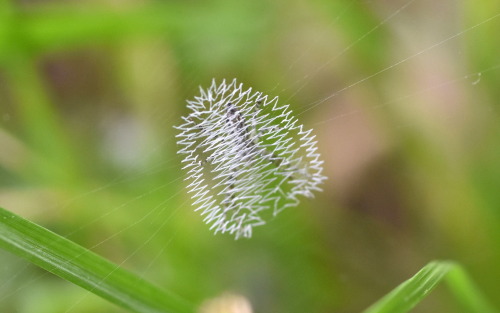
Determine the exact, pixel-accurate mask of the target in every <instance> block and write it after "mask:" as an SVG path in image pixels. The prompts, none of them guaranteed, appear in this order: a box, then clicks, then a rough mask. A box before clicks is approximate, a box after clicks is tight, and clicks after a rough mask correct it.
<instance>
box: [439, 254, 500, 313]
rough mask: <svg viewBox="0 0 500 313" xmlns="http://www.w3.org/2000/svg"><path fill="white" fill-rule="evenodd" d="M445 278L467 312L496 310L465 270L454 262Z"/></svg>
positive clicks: (491, 312)
mask: <svg viewBox="0 0 500 313" xmlns="http://www.w3.org/2000/svg"><path fill="white" fill-rule="evenodd" d="M445 279H446V282H447V285H448V287H449V289H450V290H451V292H452V293H453V294H454V296H455V298H456V299H457V300H458V301H459V302H460V303H461V304H462V306H463V307H464V308H466V309H467V310H468V311H469V312H481V313H482V312H484V313H493V312H498V311H497V310H496V309H494V308H493V307H492V306H491V305H490V304H489V302H488V301H487V300H486V299H485V298H484V297H483V295H482V294H481V292H480V291H479V290H478V289H477V288H476V286H475V285H474V284H473V282H472V281H471V279H470V278H469V276H468V275H467V273H466V272H465V270H464V269H463V268H462V266H460V265H459V264H454V266H453V268H452V269H451V270H450V271H449V272H448V274H447V275H446V278H445Z"/></svg>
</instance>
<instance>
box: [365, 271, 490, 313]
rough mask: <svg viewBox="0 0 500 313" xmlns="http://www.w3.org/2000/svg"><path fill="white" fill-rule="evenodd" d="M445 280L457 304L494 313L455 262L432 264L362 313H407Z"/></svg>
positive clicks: (479, 311)
mask: <svg viewBox="0 0 500 313" xmlns="http://www.w3.org/2000/svg"><path fill="white" fill-rule="evenodd" d="M443 278H445V280H446V282H447V283H448V285H449V287H450V288H451V289H452V291H453V293H454V294H455V296H457V298H458V299H459V300H460V302H461V303H462V304H463V305H464V307H466V308H467V309H468V310H469V311H470V312H477V313H489V312H497V311H496V310H495V309H493V307H492V306H490V305H489V304H488V303H487V301H486V300H485V299H484V298H483V297H482V296H481V294H480V293H479V291H478V290H477V289H476V288H475V286H474V285H473V284H472V281H471V280H470V279H469V278H468V276H467V274H466V273H465V271H463V269H462V268H461V267H460V266H459V265H457V264H456V263H454V262H448V261H434V262H430V263H429V264H427V265H426V266H424V267H423V268H422V269H421V270H420V271H419V272H418V273H417V274H415V276H413V277H412V278H410V279H408V280H407V281H405V282H403V283H402V284H401V285H399V286H398V287H396V288H395V289H394V290H392V291H391V292H389V293H388V294H387V295H385V296H384V297H383V298H382V299H380V300H379V301H377V302H376V303H375V304H373V305H372V306H370V307H369V308H368V309H366V310H365V311H364V312H363V313H403V312H409V311H410V310H411V309H412V308H413V307H415V306H416V305H417V304H418V303H419V302H420V301H422V300H423V299H424V298H425V297H426V296H427V295H428V294H429V293H430V292H431V291H432V289H434V288H435V287H436V286H437V284H438V283H439V282H441V281H442V280H443Z"/></svg>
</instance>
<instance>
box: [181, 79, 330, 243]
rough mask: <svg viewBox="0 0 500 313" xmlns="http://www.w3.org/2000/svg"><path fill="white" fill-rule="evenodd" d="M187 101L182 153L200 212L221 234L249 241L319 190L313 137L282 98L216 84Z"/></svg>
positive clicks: (318, 163)
mask: <svg viewBox="0 0 500 313" xmlns="http://www.w3.org/2000/svg"><path fill="white" fill-rule="evenodd" d="M187 102H188V108H189V109H190V110H191V112H190V113H189V115H188V116H184V117H182V119H183V120H184V123H183V124H182V125H180V126H176V128H177V129H179V130H180V131H181V133H180V134H178V135H177V136H176V137H177V143H178V144H179V145H180V147H181V148H180V149H179V151H178V153H179V154H182V155H184V159H183V160H182V163H183V164H184V166H183V169H184V170H186V174H187V177H186V180H188V181H189V182H190V183H189V185H188V186H187V189H188V193H191V194H192V196H191V198H192V199H193V205H194V206H195V207H197V208H196V210H195V211H200V212H201V215H202V216H203V217H204V221H205V222H206V223H207V224H209V225H210V229H212V230H213V231H214V232H215V233H218V232H221V233H230V234H232V235H234V236H235V237H236V239H238V238H240V237H251V236H252V229H253V227H255V226H259V225H263V224H265V223H266V220H268V219H269V218H272V217H274V216H276V215H277V214H278V213H279V212H281V211H282V210H283V209H285V208H287V207H293V206H296V205H298V203H299V199H298V198H297V196H299V195H301V196H305V197H309V198H310V197H313V191H321V188H320V187H319V185H321V184H322V183H323V181H324V180H325V179H326V177H325V176H323V175H322V172H323V167H322V164H323V161H320V159H319V158H320V155H319V153H318V152H317V147H316V141H315V140H314V138H315V136H313V135H311V132H312V130H304V127H303V126H302V125H298V120H297V118H295V117H294V116H293V114H292V111H291V110H290V109H289V106H288V105H279V104H278V97H275V98H273V99H271V100H268V96H266V95H263V94H262V93H261V92H252V88H249V89H247V90H243V85H242V84H238V83H237V82H236V80H233V81H232V82H230V83H226V81H225V80H224V81H223V82H222V83H221V84H219V85H217V84H216V82H215V80H214V81H213V82H212V85H211V86H210V87H209V88H208V89H206V90H204V89H203V88H201V87H200V96H198V97H195V100H194V101H187Z"/></svg>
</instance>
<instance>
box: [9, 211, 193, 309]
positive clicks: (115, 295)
mask: <svg viewBox="0 0 500 313" xmlns="http://www.w3.org/2000/svg"><path fill="white" fill-rule="evenodd" d="M0 247H1V248H3V249H5V250H7V251H10V252H12V253H14V254H16V255H18V256H20V257H23V258H25V259H27V260H28V261H30V262H32V263H34V264H36V265H38V266H40V267H42V268H44V269H45V270H47V271H49V272H52V273H54V274H56V275H58V276H60V277H62V278H64V279H66V280H68V281H70V282H72V283H74V284H76V285H79V286H81V287H83V288H85V289H87V290H89V291H90V292H92V293H94V294H96V295H98V296H101V297H103V298H105V299H107V300H109V301H111V302H113V303H115V304H118V305H120V306H122V307H124V308H127V309H130V310H132V311H134V312H141V313H146V312H147V313H152V312H156V313H159V312H172V313H176V312H192V311H194V309H193V308H192V307H191V305H190V304H188V303H186V302H185V301H183V300H181V299H180V298H178V297H177V296H175V295H173V294H170V293H168V292H166V291H164V290H162V289H160V288H158V287H156V286H154V285H152V284H151V283H148V282H147V281H145V280H143V279H142V278H140V277H138V276H136V275H134V274H132V273H130V272H128V271H126V270H124V269H122V268H121V267H119V266H118V265H116V264H113V263H111V262H109V261H107V260H106V259H104V258H102V257H100V256H98V255H97V254H95V253H93V252H91V251H89V250H88V249H85V248H83V247H81V246H79V245H77V244H75V243H73V242H71V241H69V240H67V239H65V238H63V237H61V236H59V235H57V234H55V233H53V232H51V231H49V230H47V229H45V228H43V227H41V226H38V225H36V224H34V223H32V222H30V221H27V220H25V219H23V218H21V217H19V216H17V215H15V214H13V213H11V212H9V211H6V210H4V209H2V208H0Z"/></svg>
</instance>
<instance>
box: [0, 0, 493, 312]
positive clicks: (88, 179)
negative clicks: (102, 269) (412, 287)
mask: <svg viewBox="0 0 500 313" xmlns="http://www.w3.org/2000/svg"><path fill="white" fill-rule="evenodd" d="M499 29H500V4H499V3H498V1H495V0H486V1H480V2H478V1H472V0H468V1H462V2H455V1H439V2H437V3H435V2H431V1H416V0H415V1H405V2H403V3H399V2H394V1H382V2H359V1H347V0H345V1H341V0H339V1H329V0H314V1H304V0H292V1H284V0H276V1H265V0H255V1H243V0H237V1H234V0H233V1H230V0H206V1H133V0H129V1H105V2H97V1H90V0H89V1H65V2H63V1H60V2H58V1H19V2H15V1H5V0H4V1H1V2H0V125H1V127H0V147H1V148H0V184H1V185H0V188H1V189H0V206H2V207H5V208H8V209H9V210H13V211H15V212H17V213H18V214H20V215H22V216H24V217H26V218H28V219H30V220H34V221H36V222H37V223H39V224H42V225H44V226H46V227H48V228H50V229H52V230H54V231H56V232H58V233H59V234H62V235H65V236H67V237H68V238H70V239H71V240H74V241H76V242H78V243H79V244H81V245H83V246H85V247H88V248H90V249H91V250H93V251H95V252H97V253H99V254H101V255H103V256H105V257H106V258H109V259H111V260H112V261H114V262H116V263H119V264H123V265H124V266H125V267H126V268H128V269H131V270H132V271H134V272H137V273H139V274H140V275H143V276H144V277H145V278H146V279H148V280H151V281H153V282H155V283H156V284H158V285H161V286H165V287H166V288H167V289H169V290H173V291H175V292H176V293H178V294H180V295H182V296H183V297H184V298H187V299H190V300H191V301H193V303H194V304H200V303H202V302H203V301H205V300H207V299H208V298H213V297H217V296H220V295H221V294H223V293H224V292H233V293H238V294H242V295H244V296H245V297H247V298H248V299H249V300H250V302H251V303H252V305H253V306H254V309H255V311H256V312H358V311H360V310H362V309H364V308H366V307H367V306H368V305H369V304H371V303H373V302H374V301H375V300H376V299H379V298H380V297H381V296H382V295H384V294H386V293H387V292H388V291H389V290H391V289H392V288H393V287H394V286H395V285H397V284H398V283H399V282H401V281H402V280H403V279H405V278H406V277H408V276H409V275H411V274H412V273H414V272H416V270H417V269H419V268H421V267H422V265H424V264H426V263H427V262H428V261H429V260H431V259H436V258H446V259H453V260H457V261H459V262H460V263H462V264H464V265H465V267H466V268H467V269H468V271H470V273H471V276H472V277H474V279H475V280H476V281H477V282H478V285H479V286H480V287H481V289H483V290H485V293H486V294H487V295H490V297H491V298H492V299H493V300H494V301H496V303H495V304H496V305H497V306H498V305H499V304H500V303H499V302H498V301H499V300H498V297H494V296H495V294H496V289H497V282H498V281H499V280H500V268H499V267H498V264H500V227H499V225H500V197H498V190H499V186H500V145H499V142H500V115H499V114H500V109H499V106H498V104H499V98H500V94H499V89H498V86H499V83H500V63H498V56H497V55H498V51H500V42H499V41H498V40H495V38H496V36H497V33H498V30H499ZM213 77H215V78H216V79H222V78H227V79H232V78H233V77H236V78H238V79H239V80H240V81H242V82H244V83H245V85H246V86H252V87H254V88H255V89H257V90H261V91H263V92H265V93H269V94H271V95H278V96H280V97H281V99H282V100H281V101H285V102H290V104H291V106H292V108H294V110H295V111H296V112H297V113H303V114H300V116H299V118H300V119H301V120H302V121H303V122H304V123H305V124H306V125H307V126H311V127H314V128H315V133H316V134H317V135H318V140H319V146H320V147H321V152H322V155H323V157H324V159H325V169H326V174H327V175H328V176H329V177H330V180H329V181H328V182H327V184H326V185H325V192H323V193H322V194H319V195H318V197H317V198H316V199H314V200H311V201H309V200H307V201H302V204H301V205H300V207H298V208H297V209H292V210H287V211H285V212H283V213H282V214H281V215H280V216H278V218H277V219H276V220H274V221H272V222H270V223H269V224H268V225H266V226H263V227H261V228H260V229H256V232H255V236H254V238H252V239H251V240H239V241H234V240H233V239H232V238H230V237H229V236H228V237H226V236H212V235H211V234H210V232H209V231H208V229H207V227H206V226H205V225H204V224H203V223H202V220H201V218H200V217H199V215H198V214H197V213H195V212H192V208H191V206H190V205H189V199H188V195H186V193H185V190H184V188H183V180H182V179H183V177H182V173H181V171H180V168H181V165H180V161H179V158H178V157H177V156H176V146H175V139H174V136H175V131H174V130H173V128H172V126H173V125H175V124H178V122H179V116H180V115H181V114H182V113H183V112H184V106H185V102H184V101H185V99H189V98H191V97H193V96H194V95H195V94H196V93H197V86H198V85H202V86H206V85H207V84H208V83H209V82H210V80H211V79H212V78H213ZM313 104H316V105H315V106H314V107H312V105H313ZM309 109H311V110H309ZM305 110H307V111H305ZM0 264H1V269H0V304H1V305H0V306H1V308H2V312H21V313H31V312H66V311H70V312H88V311H92V312H120V310H119V309H117V308H115V307H113V306H111V305H109V304H107V303H104V302H102V301H101V300H98V299H97V298H94V297H93V296H90V295H87V293H86V292H84V291H83V290H76V289H75V288H73V287H69V286H66V285H65V283H63V282H61V281H60V280H59V279H58V278H55V277H54V276H52V275H50V274H47V273H45V272H42V271H41V270H39V269H36V268H34V267H32V266H30V265H28V264H23V263H21V262H20V261H19V260H18V259H16V258H13V257H12V256H10V255H8V254H6V253H4V252H0ZM62 286H64V287H62ZM62 293H64V296H60V295H61V294H62ZM68 299H71V300H68ZM415 311H416V312H429V311H433V312H456V311H460V308H457V307H456V306H455V304H454V302H453V301H452V300H451V297H450V295H449V294H447V293H446V292H445V291H443V290H440V289H438V291H437V293H435V294H432V295H431V296H430V297H429V298H428V299H426V301H424V302H423V303H422V304H420V305H419V306H418V307H417V308H416V310H415Z"/></svg>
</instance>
